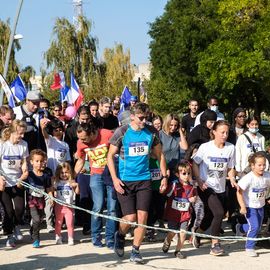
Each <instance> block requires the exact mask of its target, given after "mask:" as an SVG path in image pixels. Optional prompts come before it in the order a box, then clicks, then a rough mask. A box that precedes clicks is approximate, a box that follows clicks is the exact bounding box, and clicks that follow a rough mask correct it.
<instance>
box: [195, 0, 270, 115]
mask: <svg viewBox="0 0 270 270" xmlns="http://www.w3.org/2000/svg"><path fill="white" fill-rule="evenodd" d="M217 13H218V15H219V20H220V24H219V28H218V38H217V39H216V40H215V41H213V42H212V43H211V44H209V46H208V47H207V48H206V50H205V51H204V52H202V53H201V54H200V56H199V61H198V73H199V75H200V78H201V79H202V80H204V82H205V86H206V87H207V89H208V90H209V93H211V94H213V93H218V95H219V96H220V97H221V98H222V99H223V100H224V103H225V105H226V109H227V111H231V110H232V109H233V108H235V107H236V106H238V105H241V106H243V107H246V108H247V109H253V110H255V114H257V115H260V113H261V111H262V110H266V111H268V112H269V111H270V109H269V106H268V104H269V101H270V92H269V86H270V77H269V74H270V33H269V30H268V29H269V28H270V1H263V0H241V1H232V0H223V1H219V5H218V8H217Z"/></svg>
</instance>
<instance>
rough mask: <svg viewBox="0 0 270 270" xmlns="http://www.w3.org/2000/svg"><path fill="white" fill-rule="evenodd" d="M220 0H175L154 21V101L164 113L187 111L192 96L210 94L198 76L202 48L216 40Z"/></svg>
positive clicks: (151, 94)
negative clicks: (217, 13) (216, 11)
mask: <svg viewBox="0 0 270 270" xmlns="http://www.w3.org/2000/svg"><path fill="white" fill-rule="evenodd" d="M217 2H218V1H211V0H204V1H190V0H182V1H178V0H171V1H169V2H168V3H167V5H166V7H165V12H164V14H163V15H162V16H160V17H159V18H157V19H156V20H155V21H154V23H152V24H150V30H149V34H150V36H151V38H152V41H151V43H150V59H151V63H152V66H153V67H152V72H151V81H150V85H149V88H148V98H149V102H150V104H152V106H153V107H154V109H156V110H157V111H159V112H160V113H167V112H171V111H178V112H181V111H184V110H185V109H186V106H187V104H188V100H189V99H190V98H195V97H196V98H197V99H203V98H205V96H206V94H207V89H206V88H205V86H204V83H203V80H202V79H201V78H199V77H198V73H197V61H198V55H199V53H200V52H203V51H204V50H205V48H207V46H208V45H209V44H210V43H211V42H212V41H213V40H215V38H216V36H217V30H216V24H215V22H216V17H217V15H216V13H215V10H216V8H217Z"/></svg>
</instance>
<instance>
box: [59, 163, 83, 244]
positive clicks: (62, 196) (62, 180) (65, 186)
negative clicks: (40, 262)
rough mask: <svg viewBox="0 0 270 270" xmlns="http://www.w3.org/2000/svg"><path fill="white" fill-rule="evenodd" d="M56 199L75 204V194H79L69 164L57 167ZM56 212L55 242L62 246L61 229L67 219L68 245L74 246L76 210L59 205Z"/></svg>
mask: <svg viewBox="0 0 270 270" xmlns="http://www.w3.org/2000/svg"><path fill="white" fill-rule="evenodd" d="M54 188H55V197H56V198H57V199H59V200H62V201H63V202H65V203H68V204H72V203H73V195H74V192H75V193H76V194H79V192H80V190H79V185H78V183H76V182H75V181H74V180H73V171H72V169H71V166H70V164H69V163H68V162H64V163H61V164H59V165H58V166H57V168H56V172H55V177H54ZM54 210H55V240H56V244H62V236H61V227H62V223H63V219H64V217H65V220H66V225H67V231H68V245H70V246H71V245H74V237H73V236H74V210H73V209H72V208H70V207H68V206H63V205H60V204H58V203H56V204H55V206H54Z"/></svg>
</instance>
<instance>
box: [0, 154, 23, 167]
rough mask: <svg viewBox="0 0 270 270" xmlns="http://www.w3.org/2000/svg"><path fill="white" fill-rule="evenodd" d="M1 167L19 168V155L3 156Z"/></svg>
mask: <svg viewBox="0 0 270 270" xmlns="http://www.w3.org/2000/svg"><path fill="white" fill-rule="evenodd" d="M2 167H3V168H7V169H20V168H21V157H20V156H3V160H2Z"/></svg>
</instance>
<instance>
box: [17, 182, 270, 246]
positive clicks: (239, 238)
mask: <svg viewBox="0 0 270 270" xmlns="http://www.w3.org/2000/svg"><path fill="white" fill-rule="evenodd" d="M20 184H21V185H22V186H24V187H26V188H29V189H32V190H34V191H35V192H38V193H40V194H42V195H43V196H44V197H45V198H48V199H50V200H52V201H54V202H56V203H58V204H60V205H63V206H67V207H70V208H73V209H77V210H81V211H84V212H87V213H88V214H90V215H94V216H98V217H102V218H106V219H110V220H114V221H117V222H121V223H125V224H129V225H132V226H134V227H135V226H140V227H143V228H146V229H152V230H159V231H164V232H173V233H179V232H182V233H186V234H187V235H192V236H198V237H201V238H208V239H218V240H222V241H247V240H252V241H265V240H270V237H262V238H250V237H243V236H213V235H209V234H202V233H196V232H190V231H186V230H183V229H181V230H172V229H166V228H157V227H153V226H148V225H145V224H139V223H136V222H130V221H127V220H124V219H122V218H118V217H113V216H108V215H104V214H100V213H96V212H93V211H91V210H87V209H84V208H81V207H79V206H76V205H72V204H68V203H66V202H64V201H62V200H59V199H56V198H54V197H52V196H50V195H49V194H48V193H46V192H44V191H43V190H40V189H38V188H36V187H34V186H32V185H30V184H28V183H26V182H23V181H20Z"/></svg>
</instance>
